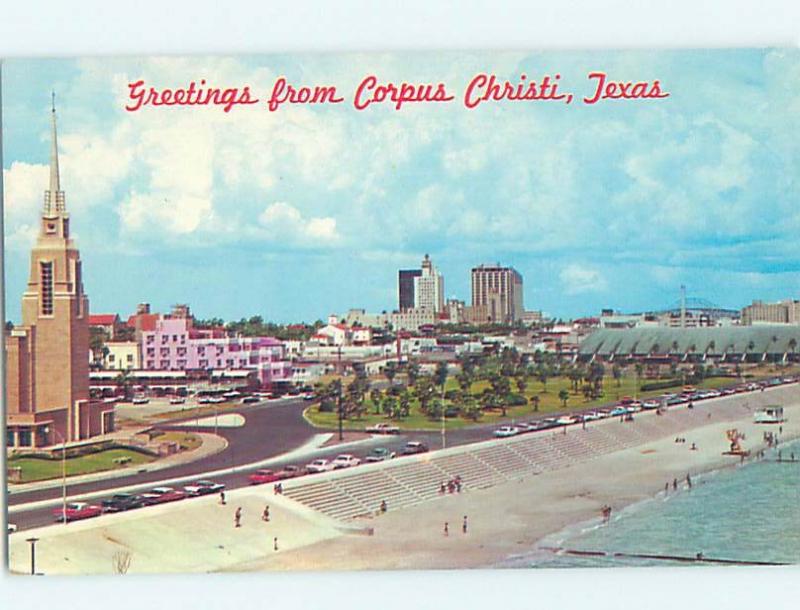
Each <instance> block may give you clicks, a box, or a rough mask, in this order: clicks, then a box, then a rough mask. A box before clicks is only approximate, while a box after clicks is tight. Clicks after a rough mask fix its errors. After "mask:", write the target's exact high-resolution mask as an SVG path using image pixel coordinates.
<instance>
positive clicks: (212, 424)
mask: <svg viewBox="0 0 800 610" xmlns="http://www.w3.org/2000/svg"><path fill="white" fill-rule="evenodd" d="M245 421H246V420H245V418H244V415H242V414H241V413H225V414H223V415H218V416H214V415H211V416H209V417H203V418H201V419H194V420H186V421H182V422H178V423H177V424H171V426H177V427H183V428H241V427H242V426H244V424H245Z"/></svg>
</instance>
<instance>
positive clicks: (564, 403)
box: [558, 389, 569, 408]
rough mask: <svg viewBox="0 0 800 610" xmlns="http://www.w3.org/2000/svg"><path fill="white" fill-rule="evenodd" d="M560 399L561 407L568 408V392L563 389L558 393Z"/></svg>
mask: <svg viewBox="0 0 800 610" xmlns="http://www.w3.org/2000/svg"><path fill="white" fill-rule="evenodd" d="M558 398H559V399H560V400H561V406H562V407H564V408H566V407H567V400H569V392H567V390H565V389H562V390H561V391H560V392H559V393H558Z"/></svg>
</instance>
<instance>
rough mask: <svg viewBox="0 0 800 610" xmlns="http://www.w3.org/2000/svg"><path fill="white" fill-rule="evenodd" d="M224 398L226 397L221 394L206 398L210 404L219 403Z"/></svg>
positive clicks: (223, 400)
mask: <svg viewBox="0 0 800 610" xmlns="http://www.w3.org/2000/svg"><path fill="white" fill-rule="evenodd" d="M225 400H226V398H224V397H223V396H211V397H210V398H209V399H208V403H209V404H212V405H218V404H220V403H223V402H225Z"/></svg>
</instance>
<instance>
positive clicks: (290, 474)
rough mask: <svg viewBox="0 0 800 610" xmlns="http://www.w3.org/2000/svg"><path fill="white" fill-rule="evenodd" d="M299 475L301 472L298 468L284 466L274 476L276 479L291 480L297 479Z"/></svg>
mask: <svg viewBox="0 0 800 610" xmlns="http://www.w3.org/2000/svg"><path fill="white" fill-rule="evenodd" d="M301 474H303V471H302V470H301V469H300V467H299V466H284V467H283V468H282V469H281V470H279V471H278V472H276V473H275V476H276V477H278V479H292V478H294V477H299V476H300V475H301Z"/></svg>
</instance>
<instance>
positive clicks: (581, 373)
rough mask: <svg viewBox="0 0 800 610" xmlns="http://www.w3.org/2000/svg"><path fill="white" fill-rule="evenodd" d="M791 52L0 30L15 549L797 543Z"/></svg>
mask: <svg viewBox="0 0 800 610" xmlns="http://www.w3.org/2000/svg"><path fill="white" fill-rule="evenodd" d="M799 86H800V53H798V51H797V49H779V48H776V49H735V50H725V49H717V50H702V49H698V50H681V51H664V50H661V51H591V52H589V51H586V52H581V51H570V52H566V51H559V52H556V51H549V52H513V53H497V52H491V53H490V52H460V53H455V52H446V53H445V52H436V53H432V52H429V53H400V52H394V53H375V54H339V55H337V54H307V55H270V56H230V57H143V58H124V57H123V58H119V57H118V58H98V57H93V58H83V59H58V60H56V59H53V60H47V59H30V60H27V59H12V60H6V61H4V62H3V63H2V82H1V84H0V87H2V98H1V99H2V107H0V112H1V113H2V167H3V172H2V191H0V192H2V202H3V231H2V237H3V244H4V245H3V248H4V250H3V252H4V261H5V269H4V282H5V298H6V299H5V312H6V320H4V323H5V328H4V334H3V343H4V356H5V370H4V383H3V386H4V400H5V403H4V404H5V413H4V415H5V423H4V425H5V435H4V438H5V444H6V455H7V460H6V466H7V468H6V473H5V475H6V486H7V497H8V519H7V521H8V522H7V533H8V548H9V559H8V561H9V565H8V570H9V571H10V573H11V574H15V575H31V574H44V575H86V574H107V575H111V574H118V575H119V574H142V573H209V572H265V571H283V570H389V569H405V568H413V569H431V568H485V567H493V568H526V569H543V568H579V567H620V566H663V567H669V566H709V565H716V566H720V565H735V566H753V565H758V566H771V565H787V564H797V563H800V543H798V540H800V535H798V534H800V532H799V531H798V529H797V528H798V523H800V520H798V516H800V513H798V506H797V502H796V499H797V497H796V489H797V485H798V483H800V467H799V466H800V444H798V443H797V438H798V436H800V387H799V386H798V384H800V352H799V351H798V347H800V345H799V344H798V342H799V341H800V297H798V296H797V286H798V281H799V280H800V276H799V274H798V260H800V259H798V258H797V245H796V244H797V240H796V235H797V230H798V226H799V225H800V214H799V213H798V211H797V205H796V204H797V201H798V195H799V194H800V191H799V190H798V188H799V187H798V182H797V180H796V176H797V172H798V169H799V168H798V159H799V158H800V150H799V149H798V147H799V146H800V144H798V139H797V137H796V134H797V133H798V128H799V127H800V107H799V106H798V104H797V97H796V92H797V90H798V87H799ZM743 522H746V523H747V524H748V527H746V528H742V527H741V523H743Z"/></svg>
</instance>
